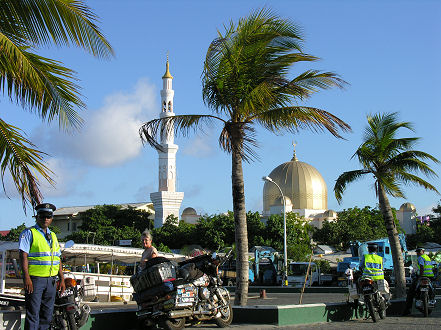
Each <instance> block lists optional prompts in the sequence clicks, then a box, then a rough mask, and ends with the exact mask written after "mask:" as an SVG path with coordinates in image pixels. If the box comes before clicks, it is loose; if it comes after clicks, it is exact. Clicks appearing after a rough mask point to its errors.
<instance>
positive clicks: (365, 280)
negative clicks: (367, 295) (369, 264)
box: [361, 278, 373, 285]
mask: <svg viewBox="0 0 441 330" xmlns="http://www.w3.org/2000/svg"><path fill="white" fill-rule="evenodd" d="M372 282H373V281H372V280H371V279H370V278H365V279H364V280H363V281H362V282H361V284H362V285H372Z"/></svg>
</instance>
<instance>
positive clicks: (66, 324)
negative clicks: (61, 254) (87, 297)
mask: <svg viewBox="0 0 441 330" xmlns="http://www.w3.org/2000/svg"><path fill="white" fill-rule="evenodd" d="M64 276H65V278H64V284H65V286H66V290H64V292H63V293H61V292H59V291H57V295H56V297H55V304H54V314H53V318H52V323H51V326H50V329H51V330H77V329H80V328H81V327H82V326H83V325H84V324H86V322H87V319H88V318H89V314H90V307H89V305H87V304H82V300H83V287H82V286H81V285H78V284H77V281H76V279H75V276H74V275H73V274H72V273H69V272H67V273H64ZM59 285H60V281H58V282H57V286H59Z"/></svg>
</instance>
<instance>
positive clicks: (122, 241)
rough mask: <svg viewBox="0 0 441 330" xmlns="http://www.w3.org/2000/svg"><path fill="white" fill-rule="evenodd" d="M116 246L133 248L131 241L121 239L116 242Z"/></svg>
mask: <svg viewBox="0 0 441 330" xmlns="http://www.w3.org/2000/svg"><path fill="white" fill-rule="evenodd" d="M116 244H117V245H119V246H132V240H131V239H120V240H117V241H116Z"/></svg>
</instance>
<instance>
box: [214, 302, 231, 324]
mask: <svg viewBox="0 0 441 330" xmlns="http://www.w3.org/2000/svg"><path fill="white" fill-rule="evenodd" d="M220 313H221V317H219V318H217V319H215V320H214V322H215V323H216V325H217V326H218V327H219V328H226V327H228V326H229V325H230V324H231V322H233V307H231V304H228V306H225V307H223V308H221V309H220Z"/></svg>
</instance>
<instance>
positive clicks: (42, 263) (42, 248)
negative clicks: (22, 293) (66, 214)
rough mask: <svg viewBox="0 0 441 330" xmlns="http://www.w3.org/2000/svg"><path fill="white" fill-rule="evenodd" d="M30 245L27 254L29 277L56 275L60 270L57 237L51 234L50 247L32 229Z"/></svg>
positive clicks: (44, 239)
mask: <svg viewBox="0 0 441 330" xmlns="http://www.w3.org/2000/svg"><path fill="white" fill-rule="evenodd" d="M31 232H32V245H31V248H30V250H29V254H28V270H29V275H30V276H39V277H49V276H55V275H57V274H58V270H59V269H60V255H61V253H60V245H59V244H58V240H57V235H55V233H53V232H51V237H52V246H49V242H48V241H47V240H46V238H45V237H44V236H43V235H42V234H41V233H40V232H39V231H38V230H37V229H36V228H34V227H32V228H31Z"/></svg>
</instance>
